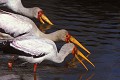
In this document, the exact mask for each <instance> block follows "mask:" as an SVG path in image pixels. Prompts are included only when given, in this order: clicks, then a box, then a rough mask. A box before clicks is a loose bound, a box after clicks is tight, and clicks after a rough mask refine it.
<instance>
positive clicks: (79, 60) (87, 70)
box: [75, 54, 88, 71]
mask: <svg viewBox="0 0 120 80" xmlns="http://www.w3.org/2000/svg"><path fill="white" fill-rule="evenodd" d="M75 57H76V59H77V60H78V61H79V62H80V63H81V64H82V65H83V66H84V68H85V69H86V70H87V71H88V68H87V67H86V65H85V64H84V63H83V62H82V61H81V60H80V59H79V57H78V56H77V55H76V54H75Z"/></svg>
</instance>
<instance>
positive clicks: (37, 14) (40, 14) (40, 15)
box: [35, 7, 53, 25]
mask: <svg viewBox="0 0 120 80" xmlns="http://www.w3.org/2000/svg"><path fill="white" fill-rule="evenodd" d="M35 8H36V9H35V17H36V18H37V19H38V20H40V22H41V23H42V24H45V22H46V23H48V24H50V25H53V23H52V22H51V21H50V20H49V19H48V18H47V16H45V14H44V13H43V10H42V9H40V8H38V7H35Z"/></svg>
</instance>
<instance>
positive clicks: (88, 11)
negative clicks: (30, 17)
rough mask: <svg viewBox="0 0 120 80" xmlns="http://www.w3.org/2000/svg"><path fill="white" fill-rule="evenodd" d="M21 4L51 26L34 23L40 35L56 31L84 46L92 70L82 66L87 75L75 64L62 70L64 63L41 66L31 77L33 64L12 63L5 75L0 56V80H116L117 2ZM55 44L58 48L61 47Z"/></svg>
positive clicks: (37, 0) (119, 61)
mask: <svg viewBox="0 0 120 80" xmlns="http://www.w3.org/2000/svg"><path fill="white" fill-rule="evenodd" d="M28 1H29V2H28ZM22 2H23V3H24V6H26V7H32V6H39V7H41V8H42V9H43V10H44V12H45V14H46V15H47V16H48V17H49V18H50V20H51V21H52V22H53V23H54V24H55V25H54V26H48V25H40V24H39V23H38V21H37V20H34V21H35V22H36V24H37V25H38V26H40V27H39V28H40V29H41V30H42V31H44V32H46V33H50V32H53V31H55V30H58V29H66V30H68V31H69V33H70V34H71V35H73V36H74V37H75V38H77V40H78V41H80V42H81V43H82V44H84V45H85V46H86V47H87V49H89V50H90V51H91V53H92V54H91V55H90V56H89V59H90V60H91V61H92V62H93V63H94V64H95V66H96V67H95V68H93V67H91V65H89V64H87V63H86V62H85V64H87V67H88V68H89V71H86V70H85V69H84V68H83V67H82V66H81V64H77V67H76V68H66V67H65V66H64V64H65V62H63V63H62V64H55V63H51V64H52V65H50V64H49V65H47V64H44V63H43V65H42V64H40V65H39V66H38V69H37V73H36V74H33V64H26V65H22V66H21V65H19V60H18V61H15V62H16V63H14V64H15V65H14V67H13V70H12V71H9V70H8V68H7V60H6V59H4V57H2V56H0V57H1V60H0V61H1V62H0V80H3V79H4V80H27V79H29V80H34V78H35V77H34V76H33V75H36V78H37V80H120V6H119V3H120V2H119V1H118V0H116V1H115V0H114V1H113V2H112V1H111V2H110V1H109V0H108V1H105V0H23V1H22ZM6 10H7V9H6ZM8 11H10V10H8ZM46 30H47V31H46ZM57 44H58V45H57V47H58V48H60V46H61V45H63V44H64V43H57ZM1 53H2V52H1ZM84 53H85V52H84ZM69 57H70V56H68V57H67V58H69ZM59 66H60V67H59Z"/></svg>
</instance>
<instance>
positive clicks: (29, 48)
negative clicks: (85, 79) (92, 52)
mask: <svg viewBox="0 0 120 80" xmlns="http://www.w3.org/2000/svg"><path fill="white" fill-rule="evenodd" d="M10 46H11V47H13V48H15V49H17V50H20V51H22V52H23V54H21V55H19V54H18V56H19V58H22V59H24V60H26V61H27V62H29V63H34V72H36V68H37V63H41V62H42V61H44V60H50V61H53V62H56V63H61V62H63V61H64V59H65V57H66V56H67V55H68V54H70V53H72V54H73V55H74V56H75V57H76V58H77V60H78V61H79V62H80V63H81V64H82V65H83V66H84V67H85V68H86V69H87V70H88V68H87V67H86V66H85V64H84V63H83V62H82V61H81V60H80V59H79V56H78V55H80V57H82V58H83V59H85V60H86V61H88V62H89V63H90V64H91V65H92V66H93V67H95V66H94V64H93V63H92V62H91V61H89V60H88V59H87V58H86V57H85V56H84V55H83V54H82V53H81V52H80V51H79V50H78V49H77V48H76V46H75V45H74V44H73V43H67V44H64V45H63V46H62V48H61V49H60V51H59V52H58V51H57V47H56V45H55V43H54V42H53V41H52V40H49V39H46V38H38V37H36V36H33V35H32V34H30V33H28V34H25V35H22V36H20V37H17V38H15V39H13V41H12V42H10Z"/></svg>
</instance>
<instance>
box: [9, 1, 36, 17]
mask: <svg viewBox="0 0 120 80" xmlns="http://www.w3.org/2000/svg"><path fill="white" fill-rule="evenodd" d="M7 6H8V7H9V8H10V9H12V10H13V11H15V12H18V13H21V14H24V15H26V16H29V17H33V16H34V15H33V14H32V13H33V8H25V7H24V6H23V5H22V2H21V0H9V1H8V3H7Z"/></svg>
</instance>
